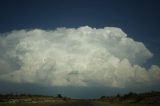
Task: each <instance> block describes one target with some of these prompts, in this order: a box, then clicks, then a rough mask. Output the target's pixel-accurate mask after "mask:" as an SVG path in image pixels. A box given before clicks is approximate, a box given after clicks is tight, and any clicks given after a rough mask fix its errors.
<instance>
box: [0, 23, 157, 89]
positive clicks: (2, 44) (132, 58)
mask: <svg viewBox="0 0 160 106" xmlns="http://www.w3.org/2000/svg"><path fill="white" fill-rule="evenodd" d="M0 49H1V50H0V79H1V80H7V81H13V82H16V83H36V84H45V85H50V86H108V87H118V88H122V87H126V86H131V85H133V84H153V83H157V82H158V81H160V68H159V67H158V66H156V65H152V66H151V67H150V68H149V69H146V68H144V67H143V63H145V62H146V61H147V60H148V59H149V58H151V57H152V55H153V54H152V53H151V52H150V51H149V50H148V49H147V48H146V47H145V46H144V44H143V43H141V42H137V41H134V40H133V39H132V38H129V37H127V35H126V34H125V33H124V32H123V31H122V30H121V29H119V28H114V27H105V28H103V29H96V28H90V27H88V26H84V27H80V28H77V29H75V28H57V29H56V30H53V31H52V30H50V31H48V30H40V29H33V30H18V31H12V32H11V33H5V34H1V35H0Z"/></svg>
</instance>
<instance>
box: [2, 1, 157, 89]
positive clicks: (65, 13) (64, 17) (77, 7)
mask: <svg viewBox="0 0 160 106" xmlns="http://www.w3.org/2000/svg"><path fill="white" fill-rule="evenodd" d="M159 5H160V3H159V1H158V0H134V1H131V0H23V1H22V0H14V1H13V0H12V1H11V0H1V1H0V33H1V36H2V35H3V33H8V32H11V31H13V30H17V31H19V30H21V29H27V30H28V29H29V30H33V29H35V28H38V29H42V30H46V31H47V30H55V29H56V28H59V27H66V29H67V28H79V27H82V26H89V27H91V28H97V29H98V28H104V27H118V28H121V29H122V30H123V32H125V33H126V34H127V36H128V37H130V38H132V39H134V40H135V41H139V42H142V43H143V44H144V45H145V47H146V48H147V49H148V50H150V51H151V52H152V54H153V57H152V58H150V59H149V60H148V61H146V62H145V63H144V64H143V66H144V67H145V68H149V67H150V66H151V65H153V64H155V65H157V66H160V43H159V40H160V31H159V28H160V20H159V19H160V12H159V11H160V7H159ZM7 47H8V46H7ZM0 57H1V58H2V57H3V55H1V56H0ZM14 65H15V64H14ZM16 67H20V66H19V64H18V65H17V66H16ZM15 69H16V68H15ZM3 84H4V83H3ZM13 85H14V84H13ZM1 89H3V88H1Z"/></svg>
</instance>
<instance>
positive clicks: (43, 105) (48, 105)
mask: <svg viewBox="0 0 160 106" xmlns="http://www.w3.org/2000/svg"><path fill="white" fill-rule="evenodd" d="M0 106H52V104H51V103H12V104H11V103H10V104H9V103H0Z"/></svg>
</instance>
